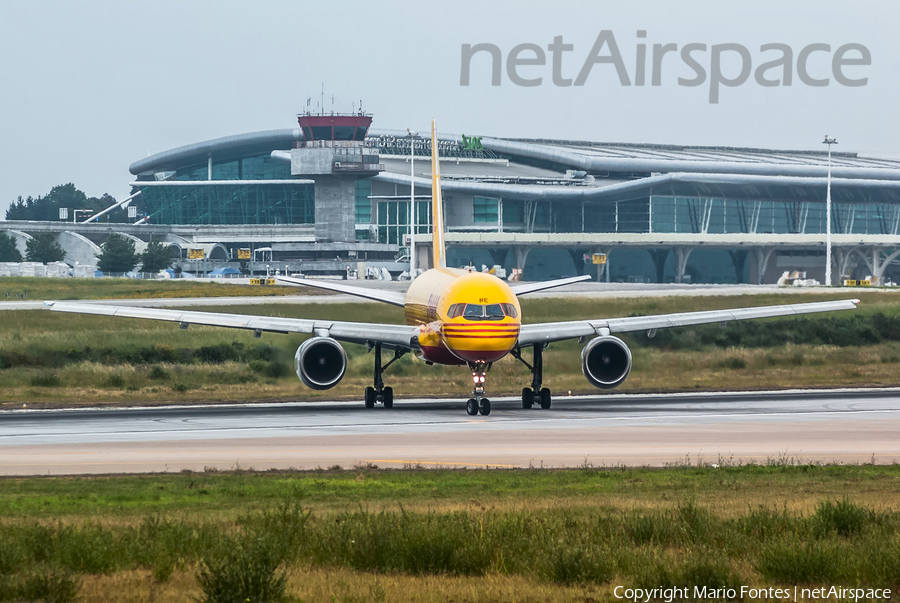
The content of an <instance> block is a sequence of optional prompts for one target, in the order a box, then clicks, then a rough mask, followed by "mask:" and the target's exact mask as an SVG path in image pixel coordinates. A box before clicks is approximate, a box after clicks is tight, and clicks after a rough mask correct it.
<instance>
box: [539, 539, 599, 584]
mask: <svg viewBox="0 0 900 603" xmlns="http://www.w3.org/2000/svg"><path fill="white" fill-rule="evenodd" d="M546 565H547V569H548V574H549V575H548V577H549V578H550V580H551V581H552V582H558V583H560V584H588V583H594V584H602V583H603V582H608V581H610V580H611V579H612V578H613V575H614V571H613V568H612V564H611V563H610V562H609V561H608V560H607V559H606V558H605V557H604V556H603V555H601V554H600V552H599V551H597V550H596V549H593V548H587V547H567V548H560V549H557V550H555V551H552V552H551V553H550V556H549V559H548V562H547V564H546Z"/></svg>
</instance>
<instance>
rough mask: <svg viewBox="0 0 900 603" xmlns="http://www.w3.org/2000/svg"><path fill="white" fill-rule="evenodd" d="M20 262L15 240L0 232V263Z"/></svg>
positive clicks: (20, 257) (20, 256)
mask: <svg viewBox="0 0 900 603" xmlns="http://www.w3.org/2000/svg"><path fill="white" fill-rule="evenodd" d="M21 261H22V253H21V252H20V251H19V248H18V247H16V240H15V239H14V238H13V237H11V236H9V235H8V234H6V233H5V232H0V262H21Z"/></svg>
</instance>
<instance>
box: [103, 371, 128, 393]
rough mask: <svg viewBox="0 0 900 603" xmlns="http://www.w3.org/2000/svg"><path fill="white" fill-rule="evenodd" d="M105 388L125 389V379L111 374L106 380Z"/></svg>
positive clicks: (116, 374)
mask: <svg viewBox="0 0 900 603" xmlns="http://www.w3.org/2000/svg"><path fill="white" fill-rule="evenodd" d="M106 387H115V388H117V389H123V388H124V387H125V378H124V377H123V376H122V375H120V374H118V373H113V374H112V375H110V376H109V377H108V378H107V380H106Z"/></svg>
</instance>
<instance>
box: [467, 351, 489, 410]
mask: <svg viewBox="0 0 900 603" xmlns="http://www.w3.org/2000/svg"><path fill="white" fill-rule="evenodd" d="M469 368H470V369H472V382H473V384H474V389H473V391H472V397H471V398H469V399H468V400H467V401H466V414H468V415H469V416H475V415H477V414H478V413H481V414H482V415H489V414H491V401H490V400H488V399H487V398H485V397H484V381H485V374H486V373H487V372H488V371H489V370H491V363H489V362H471V363H469Z"/></svg>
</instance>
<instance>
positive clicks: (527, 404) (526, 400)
mask: <svg viewBox="0 0 900 603" xmlns="http://www.w3.org/2000/svg"><path fill="white" fill-rule="evenodd" d="M533 405H534V392H533V391H531V388H530V387H523V388H522V408H524V409H525V410H528V409H529V408H531V407H532V406H533Z"/></svg>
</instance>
